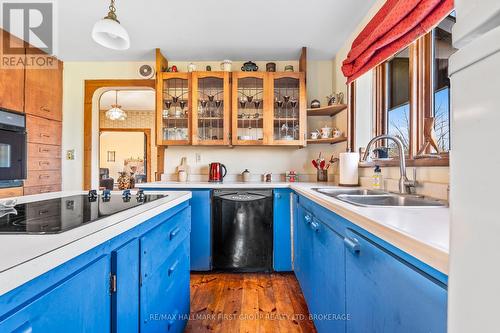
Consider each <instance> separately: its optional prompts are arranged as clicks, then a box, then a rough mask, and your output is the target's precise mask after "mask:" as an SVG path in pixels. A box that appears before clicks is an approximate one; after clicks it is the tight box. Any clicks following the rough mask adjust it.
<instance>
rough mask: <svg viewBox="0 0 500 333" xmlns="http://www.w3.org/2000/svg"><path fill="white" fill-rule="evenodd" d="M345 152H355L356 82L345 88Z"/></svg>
mask: <svg viewBox="0 0 500 333" xmlns="http://www.w3.org/2000/svg"><path fill="white" fill-rule="evenodd" d="M347 101H348V102H347V150H348V151H352V152H354V151H355V150H356V81H354V82H351V83H350V84H349V85H348V86H347Z"/></svg>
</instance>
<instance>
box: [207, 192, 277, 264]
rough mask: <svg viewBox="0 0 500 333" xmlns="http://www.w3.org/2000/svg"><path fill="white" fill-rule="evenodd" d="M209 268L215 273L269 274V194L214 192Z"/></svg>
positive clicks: (271, 197)
mask: <svg viewBox="0 0 500 333" xmlns="http://www.w3.org/2000/svg"><path fill="white" fill-rule="evenodd" d="M212 265H213V268H214V269H215V270H218V271H230V272H270V271H272V267H273V191H272V190H215V191H214V192H213V197H212Z"/></svg>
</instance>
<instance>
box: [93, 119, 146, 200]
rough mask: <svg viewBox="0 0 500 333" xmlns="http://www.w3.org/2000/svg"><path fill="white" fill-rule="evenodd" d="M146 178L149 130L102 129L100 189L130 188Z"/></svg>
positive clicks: (100, 138)
mask: <svg viewBox="0 0 500 333" xmlns="http://www.w3.org/2000/svg"><path fill="white" fill-rule="evenodd" d="M146 181H151V131H150V130H149V129H145V128H143V129H139V128H138V129H135V128H130V129H129V128H127V129H116V128H101V131H100V133H99V188H100V189H108V190H118V189H124V188H133V187H134V186H135V184H138V183H144V182H146Z"/></svg>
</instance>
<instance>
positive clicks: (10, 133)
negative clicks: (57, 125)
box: [0, 108, 26, 183]
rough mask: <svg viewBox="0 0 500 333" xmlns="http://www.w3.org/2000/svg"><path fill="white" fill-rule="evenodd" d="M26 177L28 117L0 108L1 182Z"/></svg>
mask: <svg viewBox="0 0 500 333" xmlns="http://www.w3.org/2000/svg"><path fill="white" fill-rule="evenodd" d="M22 179H26V117H25V115H24V114H23V113H18V112H13V111H9V110H6V109H2V108H0V182H2V183H8V182H9V181H19V180H22Z"/></svg>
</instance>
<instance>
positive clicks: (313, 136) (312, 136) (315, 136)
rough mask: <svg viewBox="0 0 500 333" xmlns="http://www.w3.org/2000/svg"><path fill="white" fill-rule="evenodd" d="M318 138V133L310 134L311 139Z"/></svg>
mask: <svg viewBox="0 0 500 333" xmlns="http://www.w3.org/2000/svg"><path fill="white" fill-rule="evenodd" d="M318 138H319V132H318V131H313V132H311V139H313V140H316V139H318Z"/></svg>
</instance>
